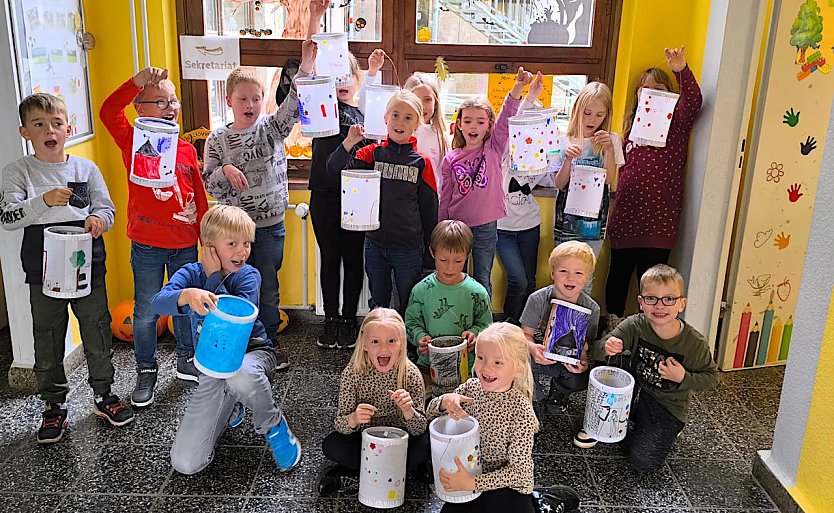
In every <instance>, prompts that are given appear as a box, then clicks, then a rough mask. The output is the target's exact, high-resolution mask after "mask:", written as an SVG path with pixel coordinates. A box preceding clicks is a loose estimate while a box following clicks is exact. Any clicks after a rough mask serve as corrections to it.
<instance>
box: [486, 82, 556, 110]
mask: <svg viewBox="0 0 834 513" xmlns="http://www.w3.org/2000/svg"><path fill="white" fill-rule="evenodd" d="M513 85H515V73H490V74H489V76H488V78H487V100H489V104H490V105H492V108H493V109H495V112H500V111H501V106H502V105H504V99H505V98H507V94H509V92H510V89H512V88H513ZM529 88H530V86H526V87H525V88H524V91H522V93H521V95H522V96H521V97H522V98H524V97H525V96H527V91H528V90H529ZM552 97H553V76H552V75H545V76H544V77H542V93H541V94H540V95H539V97H538V100H539V101H540V102H541V104H542V107H550V100H551V98H552Z"/></svg>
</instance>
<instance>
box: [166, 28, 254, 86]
mask: <svg viewBox="0 0 834 513" xmlns="http://www.w3.org/2000/svg"><path fill="white" fill-rule="evenodd" d="M180 64H181V65H182V78H184V79H186V80H226V77H228V76H229V73H230V72H231V71H232V70H233V69H235V68H236V67H238V66H240V38H239V37H223V36H180Z"/></svg>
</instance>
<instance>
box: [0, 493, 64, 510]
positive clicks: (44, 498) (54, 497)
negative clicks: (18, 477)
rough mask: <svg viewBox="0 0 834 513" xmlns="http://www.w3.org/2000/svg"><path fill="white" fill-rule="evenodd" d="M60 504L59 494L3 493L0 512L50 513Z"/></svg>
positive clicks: (0, 499)
mask: <svg viewBox="0 0 834 513" xmlns="http://www.w3.org/2000/svg"><path fill="white" fill-rule="evenodd" d="M60 502H61V496H60V495H58V494H31V493H2V494H0V511H14V512H15V513H50V512H51V511H52V510H54V509H55V507H56V506H57V505H58V503H60Z"/></svg>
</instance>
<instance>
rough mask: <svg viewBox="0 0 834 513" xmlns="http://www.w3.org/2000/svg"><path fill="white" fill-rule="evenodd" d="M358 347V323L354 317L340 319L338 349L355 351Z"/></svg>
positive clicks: (337, 339) (337, 338)
mask: <svg viewBox="0 0 834 513" xmlns="http://www.w3.org/2000/svg"><path fill="white" fill-rule="evenodd" d="M355 346H356V321H355V320H354V318H353V317H342V318H341V319H339V334H338V335H337V337H336V348H337V349H353V348H354V347H355Z"/></svg>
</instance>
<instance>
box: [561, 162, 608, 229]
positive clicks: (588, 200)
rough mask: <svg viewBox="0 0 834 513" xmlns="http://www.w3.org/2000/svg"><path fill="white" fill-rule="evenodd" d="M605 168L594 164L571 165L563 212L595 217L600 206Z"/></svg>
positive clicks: (597, 215)
mask: <svg viewBox="0 0 834 513" xmlns="http://www.w3.org/2000/svg"><path fill="white" fill-rule="evenodd" d="M605 176H606V173H605V169H603V168H601V167H594V166H573V169H571V172H570V183H569V184H568V198H567V200H565V213H566V214H573V215H576V216H581V217H590V218H592V219H596V218H598V217H599V209H600V207H602V193H603V191H604V189H605Z"/></svg>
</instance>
